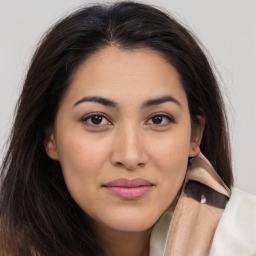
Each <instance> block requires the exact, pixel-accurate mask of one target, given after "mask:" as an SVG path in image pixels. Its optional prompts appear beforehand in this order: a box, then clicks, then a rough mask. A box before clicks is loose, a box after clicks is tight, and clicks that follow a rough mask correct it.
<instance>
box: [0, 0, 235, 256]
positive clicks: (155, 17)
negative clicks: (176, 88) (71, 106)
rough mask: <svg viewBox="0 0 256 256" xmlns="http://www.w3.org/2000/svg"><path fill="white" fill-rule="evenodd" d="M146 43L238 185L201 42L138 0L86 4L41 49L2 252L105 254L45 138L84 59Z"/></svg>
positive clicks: (30, 78)
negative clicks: (172, 72) (168, 68)
mask: <svg viewBox="0 0 256 256" xmlns="http://www.w3.org/2000/svg"><path fill="white" fill-rule="evenodd" d="M113 44H114V45H116V46H117V47H121V48H123V49H135V48H139V47H147V48H150V49H153V50H155V51H158V52H159V53H161V54H162V56H164V57H165V58H166V59H167V60H168V61H169V62H170V63H171V64H172V65H173V66H174V67H175V68H176V70H177V71H178V73H179V75H180V78H181V81H182V85H183V87H184V90H185V92H186V95H187V99H188V105H189V110H190V116H191V122H192V125H193V124H194V125H196V124H197V123H198V116H204V118H205V130H204V134H203V138H202V142H201V151H202V152H203V154H204V155H205V156H206V157H207V158H208V159H209V160H210V162H211V163H212V164H213V166H214V168H215V169H216V170H217V172H218V173H219V175H220V176H221V177H222V179H223V180H224V182H225V183H226V184H227V185H228V186H231V185H232V182H233V177H232V171H231V160H230V148H229V137H228V131H227V120H226V115H225V110H224V105H223V101H222V98H221V94H220V90H219V87H218V84H217V81H216V78H215V76H214V74H213V71H212V68H211V65H210V64H209V61H208V60H207V58H206V56H205V54H204V53H203V51H202V49H201V48H200V47H199V43H198V42H197V41H196V40H195V38H194V37H193V36H192V35H191V33H190V32H189V31H188V30H187V29H186V28H184V27H183V26H182V25H180V24H179V23H178V22H177V21H176V20H175V19H173V18H172V17H170V16H169V15H167V14H165V13H164V12H162V11H160V10H159V9H157V8H154V7H151V6H148V5H144V4H140V3H134V2H119V3H116V4H113V5H109V6H108V5H97V6H91V7H85V8H83V9H80V10H78V11H76V12H74V13H72V14H71V15H69V16H68V17H65V18H64V19H62V20H61V21H59V22H58V23H57V24H56V25H55V26H54V27H53V28H51V29H50V31H49V32H48V33H47V34H46V35H45V37H44V39H43V40H42V42H41V43H40V46H39V47H38V49H37V50H36V52H35V54H34V57H33V59H32V62H31V65H30V68H29V70H28V73H27V76H26V79H25V83H24V86H23V91H22V93H21V96H20V99H19V102H18V105H17V112H16V118H15V122H14V125H13V128H12V131H11V137H10V144H9V149H8V152H7V154H6V156H5V159H4V162H3V165H2V169H1V191H0V251H2V253H3V255H6V256H7V255H8V256H18V255H19V256H32V255H41V256H49V255H51V256H52V255H56V256H59V255H65V256H81V255H90V256H91V255H99V253H100V251H101V249H100V246H99V245H98V244H97V240H96V239H95V237H94V234H93V232H92V231H91V229H90V225H89V223H87V222H86V220H84V222H85V223H84V225H81V221H82V219H83V216H84V214H83V212H82V210H81V209H80V208H79V207H78V205H77V204H76V203H75V202H74V200H73V199H72V197H71V196H70V194H69V192H68V190H67V188H66V185H65V182H64V179H63V176H62V171H61V168H60V165H59V163H58V162H56V161H53V160H51V159H50V158H48V157H47V155H46V153H45V148H44V139H45V133H46V132H47V129H49V128H50V127H52V125H53V123H54V120H55V116H56V112H57V111H58V106H59V102H60V99H61V98H62V96H63V94H64V93H65V91H66V90H67V88H68V87H69V85H70V84H71V82H72V74H74V72H75V71H76V69H77V68H78V66H79V64H81V62H82V61H84V60H85V59H86V58H88V56H89V55H91V54H93V53H94V52H96V51H97V50H99V49H101V48H103V47H104V46H107V45H113Z"/></svg>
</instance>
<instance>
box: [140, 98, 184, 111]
mask: <svg viewBox="0 0 256 256" xmlns="http://www.w3.org/2000/svg"><path fill="white" fill-rule="evenodd" d="M168 101H170V102H173V103H175V104H177V105H178V106H179V107H181V108H182V105H181V103H180V102H179V101H178V100H177V99H175V98H174V97H172V96H169V95H168V96H163V97H160V98H156V99H150V100H147V101H145V102H144V103H143V104H142V108H146V107H151V106H156V105H160V104H162V103H165V102H168Z"/></svg>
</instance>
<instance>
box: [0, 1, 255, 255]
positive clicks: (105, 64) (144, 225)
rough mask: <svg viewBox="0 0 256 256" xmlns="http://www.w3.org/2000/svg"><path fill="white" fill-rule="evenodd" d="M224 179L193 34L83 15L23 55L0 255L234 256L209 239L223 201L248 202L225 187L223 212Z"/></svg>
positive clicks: (227, 165) (142, 18)
mask: <svg viewBox="0 0 256 256" xmlns="http://www.w3.org/2000/svg"><path fill="white" fill-rule="evenodd" d="M200 152H202V153H200ZM205 157H206V158H207V159H208V160H209V161H208V160H207V159H206V158H205ZM210 163H211V164H210ZM214 169H215V170H216V171H215V170H214ZM232 184H233V176H232V171H231V160H230V149H229V139H228V132H227V121H226V115H225V111H224V105H223V101H222V98H221V95H220V91H219V88H218V85H217V82H216V79H215V77H214V74H213V72H212V70H211V67H210V65H209V62H208V60H207V58H206V57H205V55H204V53H203V52H202V50H201V49H200V47H199V46H198V43H197V42H196V40H195V39H194V38H193V36H192V35H191V34H190V32H188V31H187V30H186V29H185V28H184V27H182V26H181V25H180V24H179V23H177V22H176V21H175V20H174V19H173V18H171V17H169V16H167V15H166V14H164V13H163V12H161V11H159V10H157V9H155V8H153V7H150V6H147V5H143V4H139V3H133V2H120V3H117V4H114V5H110V6H92V7H88V8H84V9H81V10H79V11H77V12H75V13H73V14H71V15H70V16H68V17H66V18H65V19H63V20H61V21H60V22H59V23H58V24H56V25H55V26H54V27H53V28H52V29H51V30H50V31H49V32H48V34H47V35H46V36H45V38H44V39H43V41H42V42H41V45H40V46H39V48H38V49H37V51H36V53H35V55H34V57H33V59H32V62H31V66H30V68H29V71H28V74H27V77H26V80H25V83H24V87H23V91H22V94H21V96H20V100H19V103H18V108H17V114H16V119H15V123H14V126H13V130H12V135H11V141H10V146H9V150H8V152H7V154H6V157H5V161H4V163H3V167H2V184H1V199H0V200H1V206H0V219H1V222H0V226H1V231H0V232H1V238H0V248H1V249H0V251H2V254H3V255H8V256H9V255H70V256H71V255H76V256H78V255H113V256H115V255H123V256H124V255H134V256H136V255H150V256H156V255H157V256H158V255H165V256H166V255H180V256H182V255H209V254H210V255H235V253H237V252H239V250H238V249H235V250H234V248H235V247H234V246H233V244H232V247H234V248H232V247H231V248H230V247H229V248H226V247H227V246H222V245H223V243H221V242H220V240H222V237H223V236H226V234H228V233H225V231H226V229H225V225H226V223H227V222H225V218H228V217H229V216H230V212H232V211H233V209H234V206H233V207H232V205H234V204H235V203H236V202H237V200H236V199H232V198H234V194H235V195H236V194H238V196H235V198H240V199H241V198H243V201H244V202H246V203H247V204H250V205H251V204H252V202H253V201H254V202H255V198H251V197H250V196H247V195H241V194H242V193H241V192H237V190H233V191H234V192H233V193H232V196H231V199H230V200H229V203H228V204H227V201H228V199H229V197H230V195H231V192H230V189H229V188H231V187H232ZM234 200H235V201H234ZM232 201H233V202H235V203H233V204H231V202H232ZM226 204H227V206H226ZM230 205H231V206H230ZM225 207H226V209H225V211H224V213H223V210H224V208H225ZM239 207H240V205H239ZM239 207H238V208H239ZM229 209H230V210H229ZM254 209H255V208H254ZM238 212H239V211H238ZM251 214H252V213H251ZM226 216H228V217H226ZM246 217H250V216H249V215H248V216H246ZM220 218H221V221H220V223H219V220H220ZM223 219H224V221H222V220H223ZM218 223H219V225H218ZM240 223H242V224H240V225H242V226H244V223H243V222H241V220H240ZM217 225H218V228H217ZM247 225H248V224H247ZM216 228H217V231H216ZM238 230H239V226H238ZM235 232H236V231H235ZM239 232H240V231H239ZM253 232H254V233H253ZM233 233H234V232H233ZM254 234H255V230H254V231H253V230H251V229H250V230H248V232H246V235H248V237H249V238H248V237H247V236H246V237H244V238H245V239H244V240H245V241H246V242H247V243H248V244H249V245H246V246H244V244H243V243H242V242H243V241H244V240H241V243H240V245H239V243H236V244H238V248H241V247H242V248H244V250H243V251H242V254H243V255H249V254H248V252H249V251H250V253H251V254H250V255H253V253H255V246H254V247H253V243H252V242H251V240H252V239H253V235H254ZM243 235H244V236H245V234H243ZM227 236H229V234H228V235H227ZM229 241H231V242H232V241H233V240H232V239H231V240H229V239H226V241H225V242H229ZM237 255H241V253H240V254H237Z"/></svg>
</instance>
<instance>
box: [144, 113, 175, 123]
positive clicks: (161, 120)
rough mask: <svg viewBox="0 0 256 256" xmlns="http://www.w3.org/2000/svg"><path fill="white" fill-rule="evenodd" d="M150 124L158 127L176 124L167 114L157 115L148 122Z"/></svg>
mask: <svg viewBox="0 0 256 256" xmlns="http://www.w3.org/2000/svg"><path fill="white" fill-rule="evenodd" d="M148 123H149V124H152V125H158V126H166V125H168V124H170V123H174V120H173V118H172V117H170V116H168V115H165V114H156V115H154V116H151V117H150V118H149V120H148Z"/></svg>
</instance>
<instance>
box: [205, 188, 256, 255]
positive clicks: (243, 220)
mask: <svg viewBox="0 0 256 256" xmlns="http://www.w3.org/2000/svg"><path fill="white" fill-rule="evenodd" d="M224 255H225V256H256V196H253V195H250V194H248V193H245V192H243V191H242V190H240V189H237V188H234V189H233V190H232V194H231V197H230V199H229V202H228V204H227V206H226V208H225V210H224V212H223V214H222V216H221V219H220V222H219V224H218V226H217V229H216V232H215V236H214V239H213V243H212V248H211V251H210V256H224Z"/></svg>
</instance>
